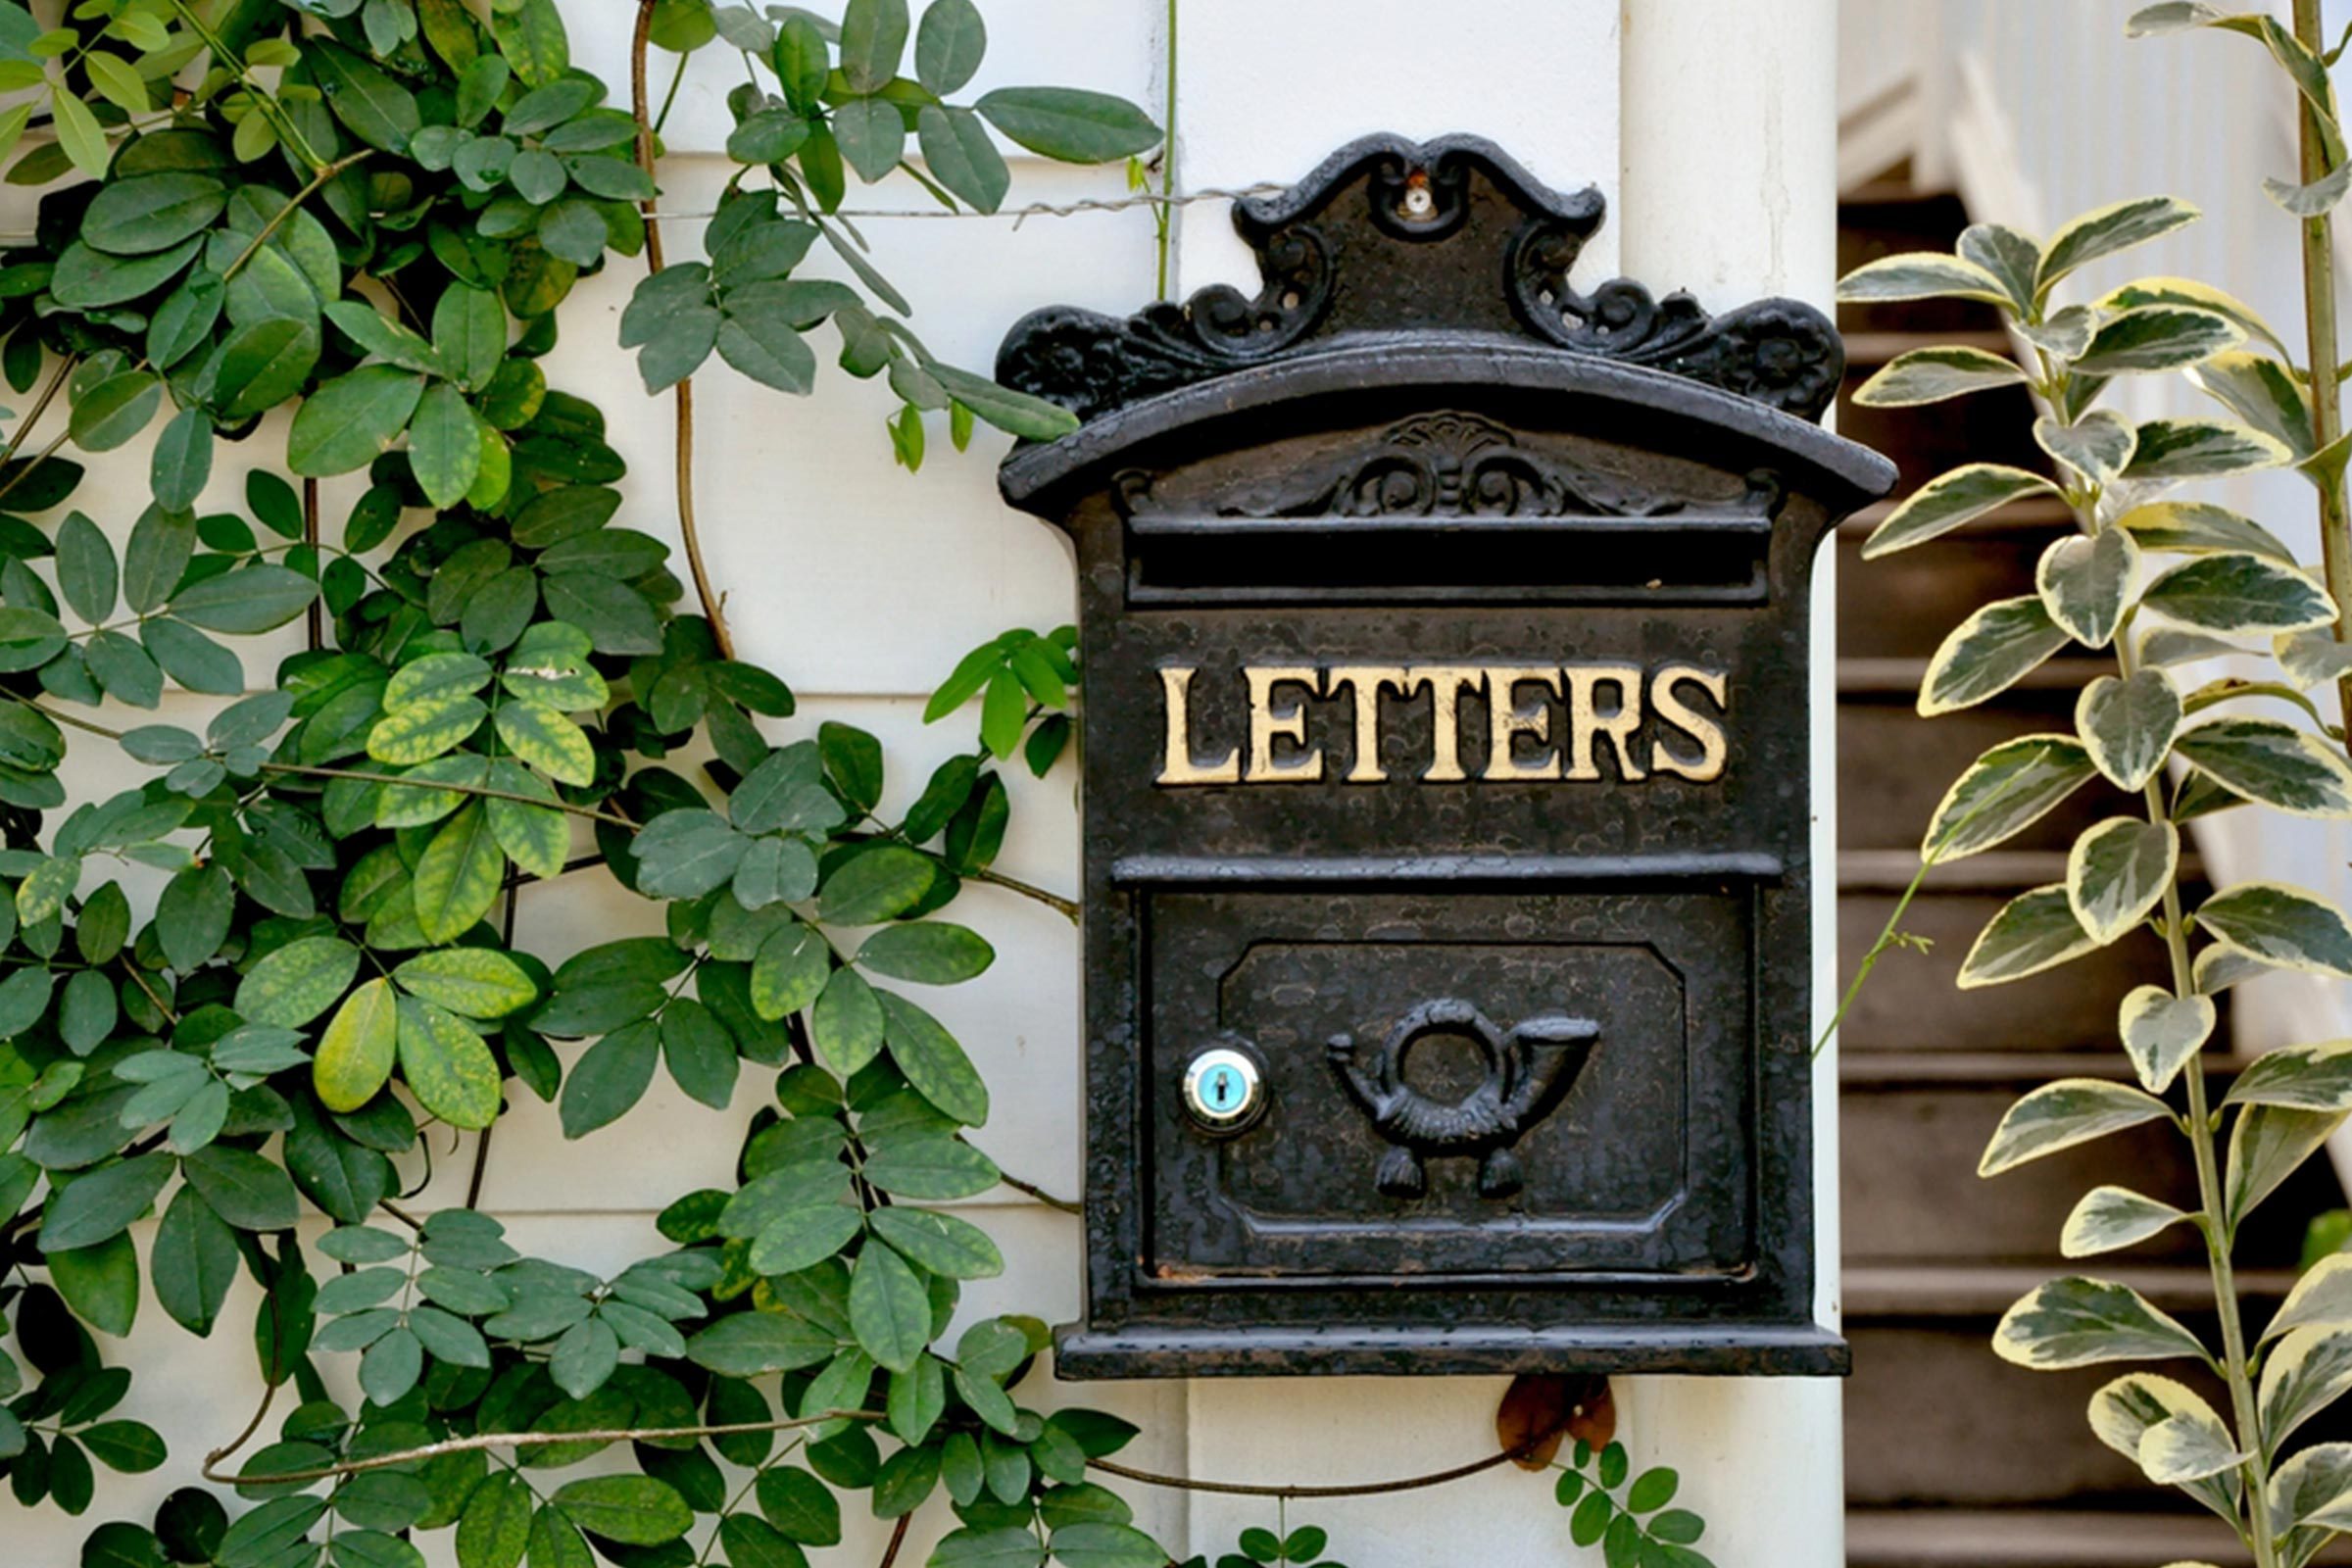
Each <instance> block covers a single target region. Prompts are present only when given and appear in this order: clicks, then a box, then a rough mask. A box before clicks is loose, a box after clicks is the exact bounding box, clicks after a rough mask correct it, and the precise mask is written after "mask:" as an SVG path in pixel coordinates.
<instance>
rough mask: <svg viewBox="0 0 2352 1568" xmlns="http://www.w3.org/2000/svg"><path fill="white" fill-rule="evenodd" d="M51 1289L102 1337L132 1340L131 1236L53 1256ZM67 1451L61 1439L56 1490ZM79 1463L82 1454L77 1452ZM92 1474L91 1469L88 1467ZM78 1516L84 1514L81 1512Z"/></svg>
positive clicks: (135, 1294) (134, 1265)
mask: <svg viewBox="0 0 2352 1568" xmlns="http://www.w3.org/2000/svg"><path fill="white" fill-rule="evenodd" d="M46 1261H47V1263H48V1265H49V1283H50V1284H52V1285H54V1286H56V1287H57V1291H58V1294H59V1295H60V1296H63V1297H64V1298H65V1299H66V1305H67V1307H68V1308H70V1309H71V1310H72V1311H73V1315H74V1316H75V1317H78V1318H80V1319H81V1320H82V1321H83V1322H84V1323H86V1324H88V1325H89V1326H90V1327H91V1328H94V1329H96V1330H97V1331H98V1332H99V1333H101V1334H111V1335H113V1336H115V1337H116V1338H117V1339H121V1338H123V1336H125V1335H127V1334H128V1333H129V1332H130V1330H131V1325H132V1324H133V1323H135V1322H136V1321H137V1319H138V1315H139V1254H138V1250H136V1249H135V1248H133V1247H132V1246H131V1244H130V1238H129V1237H128V1236H126V1235H119V1236H116V1237H114V1238H113V1239H111V1240H109V1241H104V1242H100V1243H99V1244H98V1245H97V1246H95V1247H83V1248H78V1249H75V1250H72V1251H64V1252H56V1251H53V1252H50V1253H49V1254H48V1255H47V1258H46ZM65 1451H67V1450H66V1442H65V1440H63V1439H61V1440H59V1442H58V1443H57V1444H56V1446H54V1447H53V1449H52V1450H51V1476H52V1482H51V1486H52V1490H53V1491H54V1490H55V1489H56V1483H55V1480H54V1477H55V1475H56V1456H57V1455H58V1454H60V1453H63V1452H65ZM73 1453H74V1455H75V1456H76V1457H79V1455H80V1450H79V1449H78V1448H75V1449H73ZM83 1468H84V1469H85V1471H86V1469H87V1466H86V1464H85V1465H84V1467H83ZM88 1492H89V1488H88V1478H87V1476H86V1475H85V1476H84V1477H83V1483H82V1495H83V1498H84V1502H83V1506H86V1505H87V1497H88ZM74 1511H75V1512H79V1511H80V1508H79V1507H76V1508H75V1509H74Z"/></svg>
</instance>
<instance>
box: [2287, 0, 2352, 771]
mask: <svg viewBox="0 0 2352 1568" xmlns="http://www.w3.org/2000/svg"><path fill="white" fill-rule="evenodd" d="M2295 37H2296V39H2297V40H2298V41H2299V42H2301V43H2302V45H2303V47H2304V48H2306V49H2309V50H2310V51H2311V52H2312V54H2313V55H2314V56H2319V55H2323V54H2325V53H2326V52H2327V37H2326V35H2325V32H2324V30H2323V27H2322V24H2321V21H2320V0H2295ZM2296 101H2297V103H2298V104H2299V105H2300V106H2301V112H2300V113H2299V114H2298V115H2297V116H2296V119H2295V124H2296V128H2297V132H2298V135H2297V140H2298V143H2299V150H2300V152H2301V155H2302V172H2303V179H2304V182H2305V183H2307V184H2308V183H2310V182H2311V181H2313V180H2316V179H2319V178H2321V177H2322V176H2323V175H2325V174H2327V172H2328V169H2327V150H2326V147H2325V144H2324V138H2323V137H2322V135H2321V125H2320V113H2321V111H2320V107H2319V105H2317V104H2315V103H2313V102H2311V101H2310V100H2309V99H2308V98H2305V97H2303V96H2302V94H2300V93H2297V94H2296ZM2303 326H2304V332H2305V335H2306V338H2307V340H2308V342H2309V345H2310V365H2311V377H2310V381H2311V423H2312V444H2313V449H2314V450H2315V451H2319V452H2325V451H2327V449H2328V448H2329V447H2330V446H2332V445H2334V444H2335V441H2336V439H2337V437H2339V436H2340V435H2342V434H2343V422H2344V419H2343V389H2342V387H2341V386H2340V385H2339V384H2338V382H2337V380H2336V376H2335V372H2334V366H2335V363H2336V332H2335V233H2334V220H2333V219H2332V218H2330V217H2329V216H2328V215H2327V213H2324V212H2323V213H2319V214H2316V215H2315V216H2313V217H2310V218H2306V219H2305V220H2303ZM2317 477H2318V479H2319V492H2320V564H2321V570H2322V573H2323V574H2324V575H2325V576H2326V577H2327V592H2328V595H2329V596H2330V597H2331V598H2333V599H2334V600H2335V603H2336V618H2335V625H2334V628H2333V630H2334V633H2335V640H2336V641H2337V642H2339V643H2340V642H2346V641H2352V519H2348V518H2347V516H2346V513H2345V507H2344V476H2343V471H2342V469H2341V467H2340V466H2339V467H2338V469H2337V471H2336V472H2335V473H2334V474H2333V475H2332V476H2330V475H2328V474H2326V473H2322V474H2319V475H2317ZM2335 691H2336V700H2337V701H2338V702H2339V703H2340V704H2341V705H2342V707H2343V711H2344V713H2345V715H2346V723H2347V728H2352V673H2347V674H2344V675H2342V676H2340V677H2338V679H2337V681H2336V686H2335Z"/></svg>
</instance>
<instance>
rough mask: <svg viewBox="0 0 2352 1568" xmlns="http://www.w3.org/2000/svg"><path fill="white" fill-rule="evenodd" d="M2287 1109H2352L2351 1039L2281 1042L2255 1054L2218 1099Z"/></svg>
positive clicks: (2235, 1103) (2233, 1102) (2225, 1101)
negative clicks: (2311, 1043)
mask: <svg viewBox="0 0 2352 1568" xmlns="http://www.w3.org/2000/svg"><path fill="white" fill-rule="evenodd" d="M2222 1103H2224V1104H2228V1105H2280V1106H2284V1107H2285V1108H2286V1109H2288V1110H2336V1111H2341V1110H2352V1041H2346V1040H2330V1041H2328V1042H2327V1043H2326V1044H2325V1045H2316V1046H2282V1047H2280V1048H2279V1049H2278V1050H2276V1051H2267V1052H2265V1053H2263V1054H2261V1055H2260V1056H2257V1057H2256V1058H2255V1059H2254V1061H2253V1063H2252V1065H2250V1066H2248V1067H2247V1068H2246V1070H2245V1071H2244V1072H2241V1073H2239V1074H2238V1075H2237V1082H2236V1083H2234V1084H2232V1085H2231V1086H2230V1088H2229V1095H2228V1096H2227V1097H2226V1098H2225V1099H2224V1100H2223V1102H2222Z"/></svg>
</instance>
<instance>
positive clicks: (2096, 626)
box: [2034, 528, 2139, 648]
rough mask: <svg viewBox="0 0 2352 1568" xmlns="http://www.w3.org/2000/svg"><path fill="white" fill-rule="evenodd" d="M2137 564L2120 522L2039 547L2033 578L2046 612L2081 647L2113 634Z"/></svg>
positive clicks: (2101, 641)
mask: <svg viewBox="0 0 2352 1568" xmlns="http://www.w3.org/2000/svg"><path fill="white" fill-rule="evenodd" d="M2138 569H2139V546H2137V545H2136V544H2134V543H2132V540H2131V535H2130V534H2129V533H2126V532H2125V531H2124V530H2123V529H2121V528H2108V529H2104V530H2102V531H2101V532H2100V533H2098V534H2096V535H2094V536H2092V537H2090V538H2087V539H2085V538H2082V537H2081V536H2080V535H2076V536H2072V537H2068V538H2064V539H2058V540H2055V541H2053V542H2052V543H2051V545H2050V547H2049V548H2048V549H2047V550H2045V551H2043V552H2042V553H2041V560H2040V562H2039V563H2038V564H2036V565H2035V567H2034V587H2035V589H2036V591H2037V592H2038V593H2039V595H2040V598H2041V606H2042V609H2043V610H2044V611H2045V612H2047V613H2048V614H2049V617H2050V619H2051V620H2053V621H2055V622H2056V623H2057V624H2058V626H2059V627H2060V628H2061V629H2063V630H2064V631H2065V632H2066V633H2067V635H2069V636H2071V637H2073V638H2074V639H2075V641H2077V642H2079V643H2081V644H2082V645H2083V646H2084V647H2086V648H2104V647H2106V646H2107V645H2108V643H2110V642H2111V641H2113V640H2114V638H2115V628H2116V627H2117V625H2118V624H2120V623H2121V622H2122V620H2123V617H2124V610H2125V608H2126V606H2127V605H2128V604H2129V602H2130V600H2131V580H2132V577H2133V576H2134V575H2135V574H2136V572H2137V571H2138Z"/></svg>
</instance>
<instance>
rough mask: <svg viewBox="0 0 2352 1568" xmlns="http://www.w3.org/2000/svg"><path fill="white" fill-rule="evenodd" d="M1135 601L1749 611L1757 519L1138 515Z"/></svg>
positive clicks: (1761, 540) (1765, 536) (1767, 532)
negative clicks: (1317, 519)
mask: <svg viewBox="0 0 2352 1568" xmlns="http://www.w3.org/2000/svg"><path fill="white" fill-rule="evenodd" d="M1128 528H1129V531H1130V533H1131V534H1132V536H1133V542H1132V545H1131V547H1130V556H1129V572H1130V579H1129V585H1128V586H1129V597H1130V598H1131V599H1132V600H1133V601H1134V602H1135V603H1137V604H1163V603H1181V602H1184V601H1187V600H1195V599H1198V600H1205V601H1218V600H1222V601H1225V602H1229V603H1253V604H1269V605H1271V604H1282V603H1309V602H1317V601H1323V602H1334V603H1365V602H1379V603H1383V604H1418V603H1447V602H1460V601H1482V600H1486V601H1495V602H1501V603H1515V604H1539V605H1541V604H1557V605H1580V604H1601V603H1625V602H1632V603H1641V602H1650V603H1657V604H1669V603H1703V602H1708V601H1715V602H1730V603H1749V602H1753V601H1755V600H1757V599H1759V598H1761V597H1762V596H1763V595H1764V593H1765V558H1766V556H1767V554H1768V552H1769V551H1770V549H1771V545H1772V524H1771V523H1770V521H1768V520H1766V519H1764V518H1760V517H1723V518H1702V517H1663V518H1638V519H1637V518H1592V519H1586V520H1581V521H1579V522H1577V523H1575V524H1563V523H1561V522H1558V521H1554V520H1550V519H1544V518H1504V517H1495V518H1469V519H1460V520H1453V521H1449V522H1446V523H1442V524H1441V523H1438V522H1433V521H1429V520H1423V519H1413V520H1409V521H1408V520H1402V519H1396V518H1389V519H1383V520H1380V521H1377V522H1372V521H1356V522H1348V523H1333V524H1317V523H1306V522H1299V521H1294V520H1288V519H1255V518H1252V519H1233V518H1214V519H1204V520H1201V521H1183V520H1175V519H1167V518H1151V519H1144V518H1136V519H1132V520H1131V521H1130V522H1129V523H1128Z"/></svg>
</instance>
